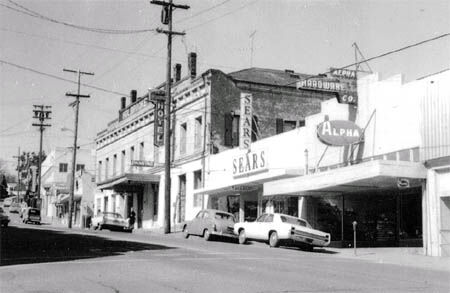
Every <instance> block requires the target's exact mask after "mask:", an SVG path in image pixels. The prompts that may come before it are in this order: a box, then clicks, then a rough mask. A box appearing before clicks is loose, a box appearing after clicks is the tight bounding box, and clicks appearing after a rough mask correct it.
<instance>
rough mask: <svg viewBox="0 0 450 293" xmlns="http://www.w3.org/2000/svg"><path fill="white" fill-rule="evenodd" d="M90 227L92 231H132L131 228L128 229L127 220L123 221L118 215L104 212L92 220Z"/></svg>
mask: <svg viewBox="0 0 450 293" xmlns="http://www.w3.org/2000/svg"><path fill="white" fill-rule="evenodd" d="M91 227H93V228H94V229H99V230H102V229H109V230H121V231H132V230H133V227H130V225H129V224H128V220H127V219H124V218H123V217H122V215H121V214H119V213H112V212H104V213H99V214H98V215H97V216H95V217H93V218H92V222H91Z"/></svg>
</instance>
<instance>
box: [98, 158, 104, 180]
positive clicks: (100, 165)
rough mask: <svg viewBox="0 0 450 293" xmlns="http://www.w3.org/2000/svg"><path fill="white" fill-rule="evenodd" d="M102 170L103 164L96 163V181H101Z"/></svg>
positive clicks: (100, 162)
mask: <svg viewBox="0 0 450 293" xmlns="http://www.w3.org/2000/svg"><path fill="white" fill-rule="evenodd" d="M102 168H103V163H102V161H98V170H97V172H98V173H97V176H98V178H97V180H98V181H101V180H102Z"/></svg>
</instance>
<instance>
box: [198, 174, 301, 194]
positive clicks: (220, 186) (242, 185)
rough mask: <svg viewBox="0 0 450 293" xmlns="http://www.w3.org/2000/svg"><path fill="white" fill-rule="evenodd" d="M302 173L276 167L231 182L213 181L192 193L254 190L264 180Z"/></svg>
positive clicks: (289, 176) (224, 192) (229, 192)
mask: <svg viewBox="0 0 450 293" xmlns="http://www.w3.org/2000/svg"><path fill="white" fill-rule="evenodd" d="M300 174H303V170H301V169H278V170H274V171H272V172H270V173H264V174H259V175H253V176H252V175H248V176H245V177H241V178H237V179H235V180H233V181H232V182H228V183H223V182H213V184H211V185H209V186H206V187H204V188H201V189H197V190H194V194H209V195H220V194H232V193H235V194H238V193H241V192H245V191H250V190H255V189H257V188H258V186H260V185H262V184H263V183H264V182H268V181H272V180H277V179H282V178H292V177H297V176H299V175H300Z"/></svg>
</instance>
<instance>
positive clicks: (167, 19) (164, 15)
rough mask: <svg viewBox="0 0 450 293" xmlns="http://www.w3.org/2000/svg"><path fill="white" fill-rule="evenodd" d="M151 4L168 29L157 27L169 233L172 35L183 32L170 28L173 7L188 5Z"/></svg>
mask: <svg viewBox="0 0 450 293" xmlns="http://www.w3.org/2000/svg"><path fill="white" fill-rule="evenodd" d="M150 3H151V4H155V5H160V6H162V7H163V9H162V12H161V22H162V23H163V24H165V25H167V26H168V30H163V29H157V30H156V31H157V32H158V33H163V34H166V35H167V75H166V101H165V106H164V108H165V125H164V151H165V157H164V163H165V168H164V177H165V178H164V187H165V188H164V233H166V234H167V233H170V107H171V105H172V97H171V93H170V88H171V81H172V80H171V75H172V73H171V66H172V36H173V35H178V36H182V35H184V34H185V33H184V32H175V31H173V30H172V25H173V21H172V13H173V10H174V9H175V8H179V9H189V6H188V5H178V4H173V0H169V2H165V1H158V0H152V1H151V2H150Z"/></svg>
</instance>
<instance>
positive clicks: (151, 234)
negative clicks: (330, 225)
mask: <svg viewBox="0 0 450 293" xmlns="http://www.w3.org/2000/svg"><path fill="white" fill-rule="evenodd" d="M47 227H51V228H53V229H58V230H65V231H67V232H68V231H70V232H71V233H86V234H92V233H95V234H97V235H98V236H104V237H112V238H114V235H108V234H103V233H101V234H98V232H94V231H93V230H89V229H83V228H79V227H74V228H72V229H71V230H69V229H68V228H67V226H62V225H59V224H56V225H55V224H50V225H48V226H47ZM120 238H127V239H129V240H130V241H138V242H150V241H152V240H153V241H157V242H160V241H163V242H166V241H169V242H173V243H171V245H174V246H180V244H179V243H180V241H174V240H175V239H178V240H179V239H180V238H179V233H177V232H175V233H171V234H164V233H163V232H162V230H155V231H143V230H140V231H133V233H123V235H121V236H120ZM181 243H182V242H181ZM255 244H256V245H258V243H255ZM261 245H264V246H265V244H262V243H261ZM281 249H283V248H281ZM324 249H325V250H327V251H332V252H334V254H329V255H330V256H332V257H340V258H348V259H352V260H360V261H367V262H372V263H378V264H393V265H399V266H405V267H413V268H421V269H425V270H438V271H447V272H449V273H450V257H432V256H425V255H423V250H422V247H374V248H358V249H357V251H356V255H355V254H354V250H353V249H352V248H334V247H327V248H324ZM315 250H320V248H315Z"/></svg>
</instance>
